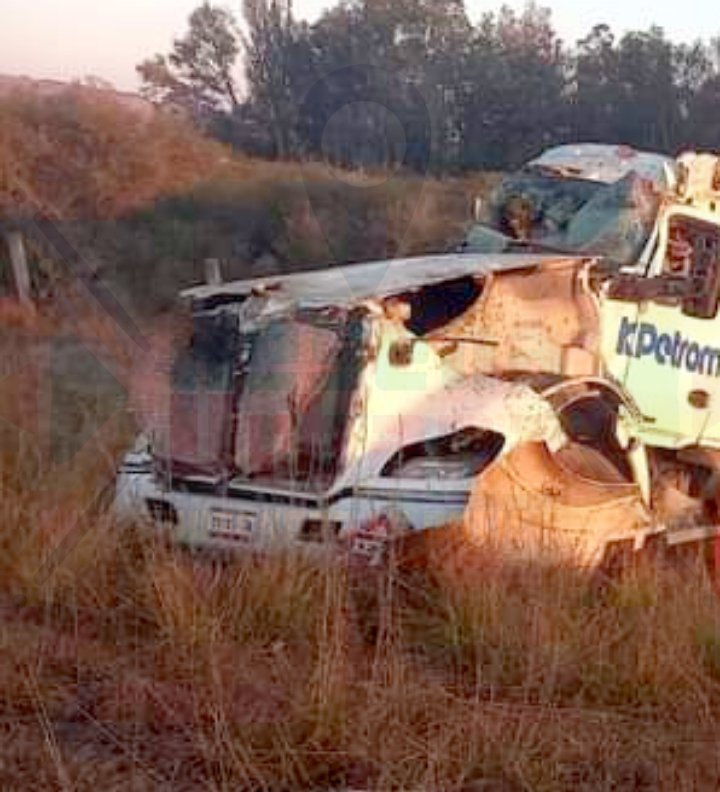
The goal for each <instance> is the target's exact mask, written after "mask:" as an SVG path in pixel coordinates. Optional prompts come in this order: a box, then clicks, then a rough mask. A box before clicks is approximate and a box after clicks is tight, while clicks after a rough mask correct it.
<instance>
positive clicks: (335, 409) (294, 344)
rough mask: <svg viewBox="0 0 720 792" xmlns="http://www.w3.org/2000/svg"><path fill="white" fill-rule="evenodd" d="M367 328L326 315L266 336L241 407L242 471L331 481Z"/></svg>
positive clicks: (284, 323)
mask: <svg viewBox="0 0 720 792" xmlns="http://www.w3.org/2000/svg"><path fill="white" fill-rule="evenodd" d="M361 347H362V325H361V322H360V320H359V319H354V320H353V321H347V320H346V319H345V318H344V317H343V318H340V319H338V318H336V317H328V316H326V315H324V314H323V313H322V312H315V313H311V312H309V313H307V314H305V315H297V316H295V317H293V318H292V319H280V320H277V321H275V322H273V323H272V324H270V325H269V326H268V327H266V328H265V329H264V330H263V331H262V332H261V333H259V334H258V335H257V337H256V339H255V341H254V343H253V348H252V353H251V360H250V364H249V367H248V371H247V374H246V376H245V377H244V380H243V387H242V392H241V394H240V397H239V401H238V406H237V419H236V437H237V444H236V452H235V460H236V465H237V469H238V472H239V473H240V474H241V475H243V476H246V477H251V476H260V475H268V476H272V478H273V479H282V480H286V481H303V482H314V483H323V484H326V483H329V481H330V480H331V479H332V477H333V476H334V474H335V472H336V470H337V466H338V462H339V459H340V457H341V451H342V448H341V446H342V440H343V437H344V431H345V428H346V423H347V412H348V408H349V404H350V399H351V396H352V392H353V391H354V388H355V383H356V381H357V374H358V371H359V359H360V358H359V355H360V351H361Z"/></svg>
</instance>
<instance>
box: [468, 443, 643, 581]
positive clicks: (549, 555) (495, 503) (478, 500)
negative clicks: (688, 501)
mask: <svg viewBox="0 0 720 792" xmlns="http://www.w3.org/2000/svg"><path fill="white" fill-rule="evenodd" d="M572 453H573V455H574V457H575V458H574V460H573V468H574V469H571V468H570V467H569V466H566V465H564V464H563V463H562V461H561V458H562V457H561V455H558V454H552V453H551V452H550V451H549V450H548V449H547V447H546V446H544V445H543V444H540V443H526V444H524V445H521V446H519V447H518V448H516V449H514V450H513V451H511V452H510V454H508V455H506V456H505V457H503V458H502V459H501V460H499V461H498V463H497V464H496V465H494V466H493V467H491V468H490V469H489V470H488V471H486V473H485V474H484V475H482V476H480V477H478V479H477V480H476V483H475V486H474V488H473V492H472V494H471V496H470V501H469V503H468V507H467V510H466V512H465V517H464V530H465V534H466V536H467V537H468V538H469V539H470V540H471V541H473V542H477V543H482V544H483V545H488V546H490V547H491V548H493V549H497V550H498V552H500V553H501V554H502V556H503V557H504V558H507V559H509V560H510V559H511V560H519V561H528V560H540V561H552V562H554V563H571V564H574V565H580V566H594V565H596V564H597V563H599V562H600V561H601V560H602V557H603V555H604V552H605V549H606V547H607V545H608V543H610V542H612V541H617V540H620V539H627V538H628V537H632V535H633V533H634V532H636V531H638V530H640V529H643V528H646V527H647V526H648V525H649V524H650V515H649V514H648V511H647V509H646V507H645V506H644V505H643V502H642V498H641V495H640V491H639V488H638V487H637V485H635V484H633V483H630V482H624V481H622V480H621V479H620V478H619V477H618V476H617V475H616V474H613V472H612V471H611V470H609V469H608V468H607V465H606V463H605V462H604V461H603V460H602V458H599V457H600V455H599V454H598V452H595V451H594V450H593V449H591V448H584V447H578V446H575V447H573V448H572ZM583 455H586V456H587V459H586V460H583V459H582V456H583ZM577 471H581V472H577ZM590 476H592V478H591V477H590Z"/></svg>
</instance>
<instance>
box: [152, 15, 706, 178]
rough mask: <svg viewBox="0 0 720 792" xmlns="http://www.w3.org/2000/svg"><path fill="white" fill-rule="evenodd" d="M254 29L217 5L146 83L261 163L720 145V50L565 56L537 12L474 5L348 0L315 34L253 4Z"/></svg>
mask: <svg viewBox="0 0 720 792" xmlns="http://www.w3.org/2000/svg"><path fill="white" fill-rule="evenodd" d="M244 17H245V26H244V30H245V31H246V32H245V34H241V33H240V32H239V31H238V28H237V26H236V23H235V21H234V19H233V17H232V16H231V15H230V14H229V12H228V11H226V10H224V9H220V8H217V7H215V6H212V5H210V4H209V3H207V2H206V3H205V4H204V5H202V6H200V7H199V8H198V9H197V10H196V11H195V12H194V13H193V14H192V16H191V18H190V26H189V30H188V32H187V34H186V35H185V37H184V38H181V39H178V40H176V41H175V43H174V46H173V50H172V52H171V54H170V55H169V56H168V57H167V58H166V57H163V56H156V57H155V58H153V59H150V60H149V61H146V62H145V63H144V64H141V65H140V66H139V67H138V69H139V72H140V74H141V77H142V78H143V80H144V85H145V92H146V93H147V95H148V96H150V97H152V98H153V99H155V100H156V101H161V102H169V103H173V104H176V105H177V104H179V105H182V106H183V107H185V109H186V110H188V111H189V112H190V113H191V114H192V115H193V116H194V117H195V118H196V119H198V120H199V121H201V122H202V123H203V124H206V125H208V126H209V127H210V128H211V129H213V130H214V131H215V133H216V134H218V135H219V136H220V137H223V138H224V139H225V140H229V141H230V142H232V143H233V144H234V145H236V146H237V147H238V148H241V149H244V150H249V151H252V152H253V153H261V154H266V155H269V156H278V157H285V156H307V155H310V156H314V157H317V156H323V157H324V158H326V159H330V160H332V161H335V162H341V163H344V164H349V165H354V166H358V165H360V166H367V165H375V166H377V165H380V166H387V165H392V164H397V163H403V164H405V165H408V166H410V167H413V168H414V169H416V170H423V169H425V168H426V167H428V166H430V167H434V168H438V169H443V170H445V169H452V168H499V167H507V166H513V165H516V164H517V163H519V162H521V161H522V160H523V159H525V158H526V157H527V156H528V155H529V154H532V153H534V152H536V151H537V150H538V149H540V148H542V147H543V146H546V145H549V144H552V143H555V142H560V141H563V140H580V139H582V140H602V141H607V142H622V143H628V144H631V145H634V146H637V147H642V148H651V149H663V150H666V151H675V150H677V149H680V148H683V147H687V146H695V147H712V146H714V145H715V144H716V141H717V140H718V139H719V138H720V57H719V50H718V44H717V42H716V41H713V42H712V43H710V44H706V43H702V42H696V43H693V44H692V45H687V44H675V43H673V42H672V41H670V40H668V38H666V36H665V34H664V32H663V30H662V29H660V28H658V27H650V28H649V29H648V30H644V31H631V32H628V33H626V34H625V35H623V36H622V37H619V38H618V37H616V36H615V35H614V34H613V32H612V30H611V29H610V28H609V27H608V26H607V25H604V24H599V25H597V26H595V27H594V28H593V29H592V30H591V31H590V32H589V34H588V35H587V36H586V37H585V38H583V39H582V40H580V41H578V42H577V43H576V44H575V45H574V46H569V45H568V44H567V43H565V42H563V41H562V40H561V39H560V38H559V37H558V35H557V33H556V31H555V30H554V28H553V24H552V19H551V15H550V11H549V10H547V9H545V8H541V7H539V6H536V5H534V4H533V3H531V4H529V5H528V6H527V7H526V8H525V10H524V11H523V12H522V13H519V14H518V13H516V12H514V11H512V10H510V9H509V8H507V7H502V8H501V9H500V10H499V11H498V12H496V13H490V12H488V13H486V14H484V15H483V16H482V17H481V18H480V20H479V21H478V22H477V23H476V24H471V22H470V21H469V19H468V16H467V14H466V10H465V6H464V2H463V0H347V1H346V2H340V3H338V4H337V5H336V6H335V7H333V8H330V9H329V10H327V11H326V12H325V13H324V14H323V15H322V16H321V17H320V19H319V20H318V21H317V22H315V23H314V24H309V23H307V22H304V21H302V20H299V19H297V18H296V17H295V16H294V15H293V13H292V4H291V3H290V2H288V0H245V2H244ZM241 56H244V66H245V73H246V75H245V76H246V80H245V83H244V84H245V86H246V87H247V91H246V95H245V97H244V99H238V96H239V94H240V92H239V90H238V88H237V86H236V81H235V79H234V77H233V75H234V74H235V71H234V69H235V70H237V68H238V62H237V59H238V58H240V57H241ZM233 64H234V67H233Z"/></svg>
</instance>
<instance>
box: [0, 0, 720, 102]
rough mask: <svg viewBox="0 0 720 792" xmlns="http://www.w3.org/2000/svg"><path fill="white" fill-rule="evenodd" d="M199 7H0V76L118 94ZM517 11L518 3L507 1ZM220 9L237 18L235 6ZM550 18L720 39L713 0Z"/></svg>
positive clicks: (570, 35) (673, 0)
mask: <svg viewBox="0 0 720 792" xmlns="http://www.w3.org/2000/svg"><path fill="white" fill-rule="evenodd" d="M200 1H201V0H109V1H108V0H105V1H104V2H103V0H0V74H16V75H20V74H26V75H28V76H31V77H48V78H53V79H61V80H70V79H74V78H82V77H85V76H88V75H94V76H98V77H102V78H103V79H106V80H109V81H110V82H112V83H113V84H114V85H115V86H116V87H118V88H121V89H125V90H134V89H136V88H137V86H138V82H137V79H136V76H135V65H136V64H137V63H139V62H140V61H141V60H143V59H144V58H146V57H149V56H150V55H152V54H154V53H156V52H167V51H168V49H169V47H170V44H171V41H172V39H173V37H176V36H180V35H182V34H183V33H184V31H185V29H186V20H187V17H188V15H189V13H190V12H191V11H192V9H193V8H195V7H196V6H197V5H199V4H200ZM333 4H334V3H332V2H329V1H328V0H295V12H296V16H298V17H305V18H307V19H310V20H312V19H314V18H316V17H317V16H318V14H319V13H320V12H321V11H322V9H323V8H325V7H327V6H329V5H330V6H331V5H333ZM501 4H502V0H497V1H496V2H494V1H492V0H466V7H467V9H468V11H469V13H470V16H471V18H473V19H475V18H477V17H478V16H479V15H480V14H481V13H482V12H483V11H487V10H495V9H497V8H498V7H499V6H500V5H501ZM507 4H508V5H510V6H511V7H514V8H516V9H521V8H522V7H523V5H524V2H523V0H510V1H509V2H508V3H507ZM225 5H226V6H227V7H228V8H230V9H231V10H233V11H239V8H240V5H241V2H240V0H234V1H233V0H230V1H229V2H226V3H225ZM539 5H547V6H549V7H551V8H552V10H553V20H554V23H555V27H556V29H557V30H558V32H559V34H560V35H561V36H562V37H563V38H564V39H565V40H566V41H568V42H574V41H575V40H576V39H577V38H578V37H579V36H582V35H584V34H585V33H587V32H588V31H589V30H590V28H591V27H592V26H593V25H594V24H596V23H597V22H607V23H609V24H610V25H611V27H612V28H613V30H614V31H615V32H616V33H623V32H624V31H625V30H628V29H645V28H647V27H648V26H649V25H651V24H653V23H654V24H658V25H661V26H662V27H664V28H665V30H666V32H667V33H668V35H669V36H670V37H671V38H672V39H674V40H676V41H691V40H694V39H696V38H705V39H707V38H710V37H712V36H716V35H720V5H719V4H718V0H684V2H683V1H682V0H681V1H680V2H678V1H677V0H657V2H655V3H654V4H652V5H651V4H648V5H647V6H644V5H643V8H641V7H640V5H639V4H637V3H632V2H628V1H627V0H607V2H606V3H605V4H604V6H603V10H598V5H599V4H598V3H597V0H545V2H543V0H540V2H539Z"/></svg>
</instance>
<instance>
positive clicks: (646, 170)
mask: <svg viewBox="0 0 720 792" xmlns="http://www.w3.org/2000/svg"><path fill="white" fill-rule="evenodd" d="M526 167H527V168H529V169H532V168H550V169H552V170H554V171H558V172H562V173H564V174H565V175H567V176H574V177H575V178H578V179H588V180H589V181H599V182H604V183H605V184H610V183H612V182H615V181H618V180H619V179H622V178H623V177H624V176H627V175H628V173H630V172H631V171H634V172H635V173H637V174H638V175H639V176H642V177H643V178H644V179H649V180H650V181H652V182H653V183H654V184H655V185H656V187H657V188H658V189H659V190H665V189H667V188H668V187H673V186H674V182H675V178H676V168H677V165H676V163H675V161H674V160H673V159H672V158H670V157H666V156H665V155H663V154H656V153H654V152H647V151H636V150H635V149H633V148H631V147H630V146H615V145H608V144H605V143H570V144H567V145H564V146H555V147H554V148H551V149H548V150H547V151H544V152H543V153H542V154H541V155H540V156H539V157H538V158H537V159H534V160H532V161H531V162H529V163H528V164H527V166H526Z"/></svg>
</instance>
